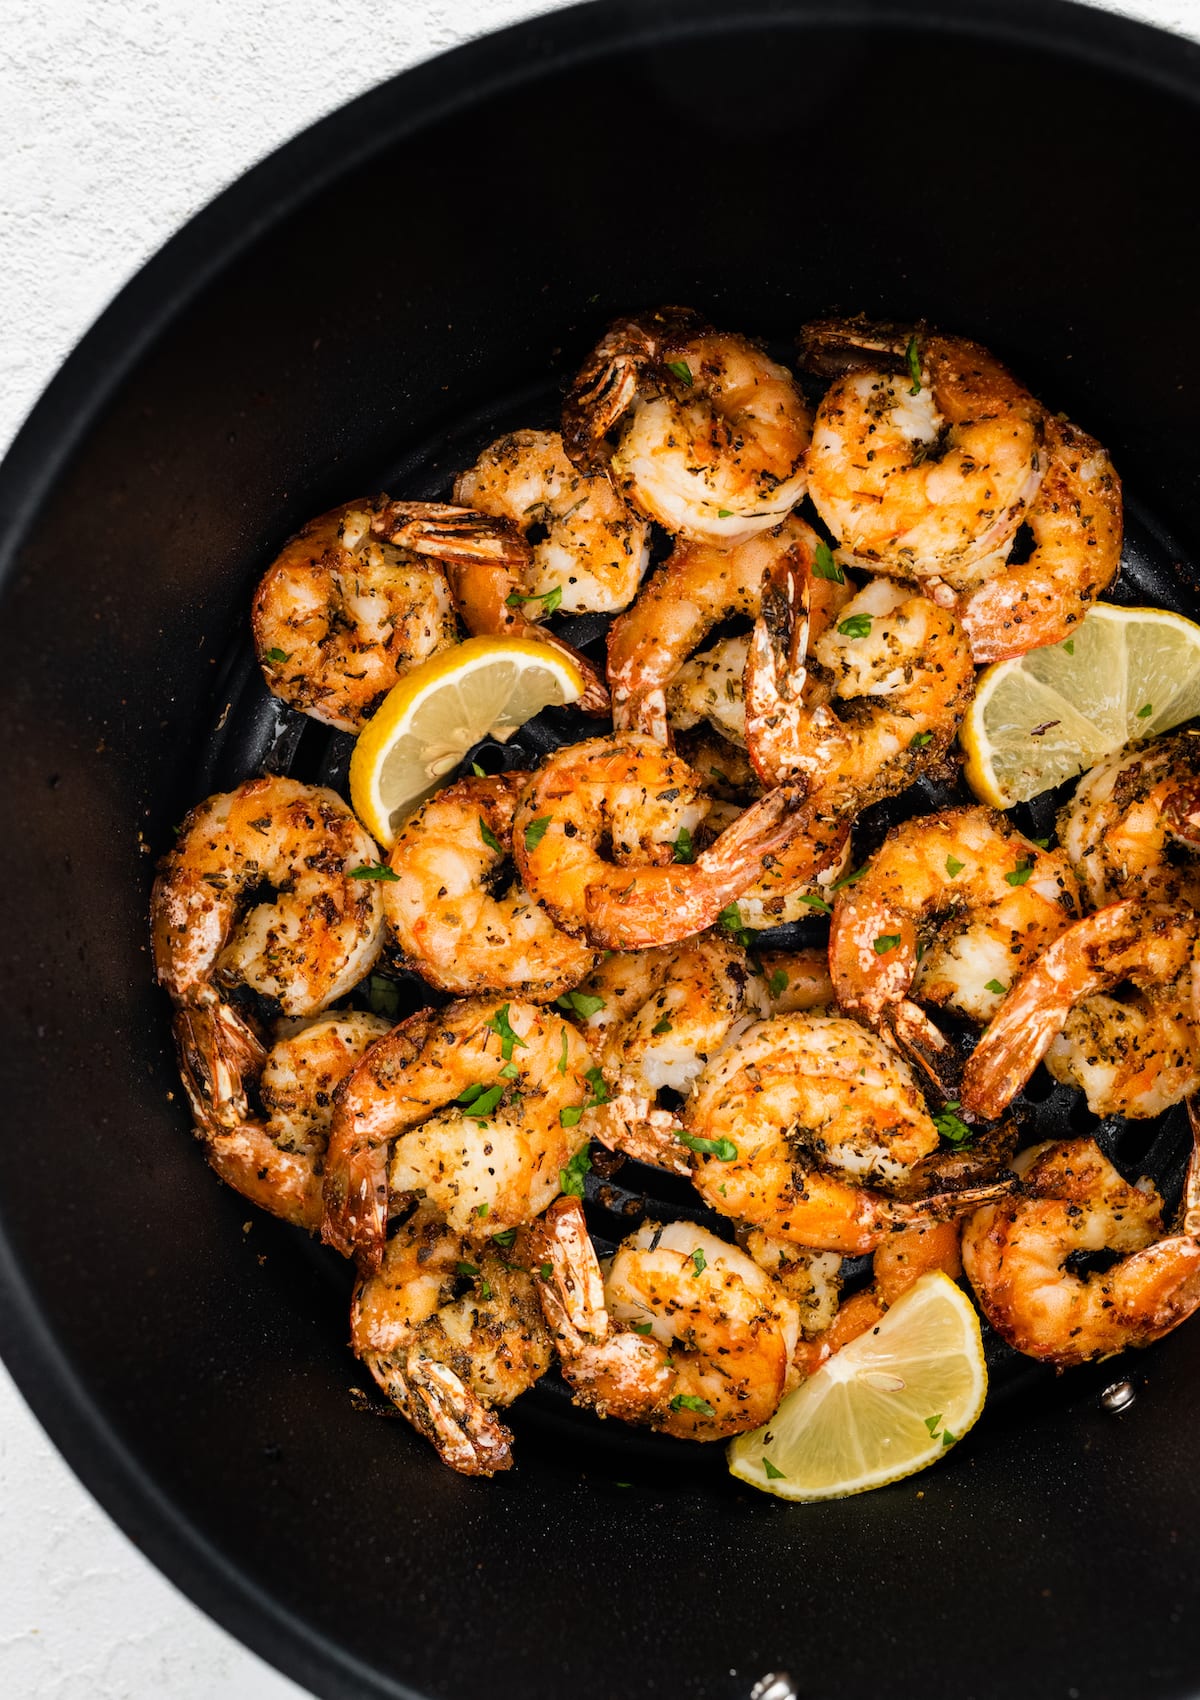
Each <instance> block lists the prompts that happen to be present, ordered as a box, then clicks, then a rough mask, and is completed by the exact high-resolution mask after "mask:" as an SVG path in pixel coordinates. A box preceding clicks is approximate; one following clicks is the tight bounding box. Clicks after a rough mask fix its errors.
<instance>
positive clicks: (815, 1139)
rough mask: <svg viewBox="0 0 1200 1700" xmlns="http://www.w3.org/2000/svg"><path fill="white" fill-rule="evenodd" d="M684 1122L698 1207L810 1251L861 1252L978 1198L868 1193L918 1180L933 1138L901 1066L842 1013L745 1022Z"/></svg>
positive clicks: (699, 1086)
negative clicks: (872, 1184)
mask: <svg viewBox="0 0 1200 1700" xmlns="http://www.w3.org/2000/svg"><path fill="white" fill-rule="evenodd" d="M682 1119H683V1124H684V1127H685V1129H686V1131H687V1134H688V1135H689V1137H690V1138H691V1140H692V1149H693V1151H694V1152H695V1156H694V1159H693V1162H694V1170H693V1178H694V1180H695V1183H696V1186H697V1188H698V1189H699V1191H700V1194H701V1196H702V1197H703V1198H704V1200H705V1202H706V1203H707V1204H710V1205H711V1206H712V1208H713V1209H714V1210H717V1211H719V1212H720V1213H721V1215H723V1216H732V1217H734V1218H736V1219H737V1220H738V1221H741V1222H745V1223H748V1224H750V1225H752V1226H754V1227H760V1228H762V1229H764V1230H765V1231H766V1232H767V1233H768V1234H769V1235H771V1236H772V1237H773V1238H776V1239H782V1240H790V1241H795V1242H796V1243H798V1244H800V1245H804V1246H808V1247H811V1248H813V1249H815V1250H822V1251H841V1252H865V1251H871V1250H873V1249H874V1248H875V1246H876V1245H878V1244H879V1242H880V1240H881V1239H882V1237H883V1236H884V1234H886V1233H887V1232H888V1230H889V1229H890V1228H891V1227H893V1226H895V1225H896V1224H898V1223H904V1222H910V1221H914V1220H920V1219H921V1218H923V1217H924V1216H927V1215H932V1216H942V1215H946V1216H953V1215H956V1214H961V1213H962V1212H963V1211H964V1210H967V1209H970V1208H972V1207H973V1204H974V1203H975V1202H977V1201H978V1198H979V1193H978V1190H977V1189H976V1188H974V1187H972V1186H968V1187H967V1188H966V1189H965V1190H964V1191H962V1192H959V1193H948V1192H941V1193H936V1194H935V1193H931V1194H929V1195H928V1196H926V1197H921V1198H918V1199H904V1200H902V1199H898V1198H892V1197H888V1196H886V1195H885V1194H884V1193H882V1192H880V1191H877V1190H872V1189H870V1188H868V1186H867V1185H866V1182H868V1181H869V1180H876V1181H883V1182H885V1183H886V1184H888V1185H890V1186H893V1187H894V1186H900V1185H905V1184H911V1182H912V1181H913V1180H914V1179H916V1178H918V1177H921V1176H923V1175H924V1174H925V1173H927V1172H928V1163H927V1160H928V1159H929V1158H930V1156H931V1155H932V1153H934V1152H935V1151H936V1150H937V1146H938V1132H937V1128H936V1127H935V1126H934V1123H933V1121H932V1120H931V1119H930V1116H929V1114H928V1112H927V1110H926V1109H925V1106H924V1103H923V1102H922V1100H921V1097H920V1094H919V1093H918V1091H917V1089H916V1086H915V1085H914V1083H913V1078H912V1075H911V1074H910V1073H909V1070H908V1068H907V1066H906V1065H905V1063H904V1062H903V1060H902V1059H901V1058H900V1057H899V1056H898V1055H897V1054H896V1053H895V1052H894V1051H892V1050H891V1049H890V1047H889V1046H887V1045H886V1044H884V1043H883V1041H882V1040H880V1039H878V1038H876V1037H875V1035H874V1034H873V1033H870V1032H868V1031H867V1029H866V1028H864V1027H860V1026H859V1025H858V1023H857V1022H855V1021H850V1020H848V1019H846V1018H845V1017H840V1016H820V1015H815V1014H811V1013H802V1014H793V1015H779V1016H775V1017H773V1018H772V1019H771V1020H768V1021H758V1022H755V1023H754V1024H753V1025H752V1026H750V1027H748V1028H746V1029H745V1031H744V1032H742V1033H740V1034H739V1035H738V1036H737V1037H736V1038H734V1039H732V1040H731V1041H730V1042H729V1043H728V1044H726V1045H725V1047H724V1048H723V1049H722V1050H721V1051H720V1052H719V1053H718V1054H717V1056H716V1057H715V1058H714V1060H713V1061H712V1062H711V1063H710V1064H709V1066H708V1068H707V1069H705V1071H704V1073H703V1074H702V1075H701V1076H700V1079H699V1080H698V1081H697V1083H696V1086H695V1088H694V1090H693V1092H692V1095H691V1097H690V1098H689V1099H688V1100H687V1103H686V1104H685V1105H684V1108H683V1117H682ZM700 1142H703V1143H700ZM731 1152H732V1155H731V1154H730V1153H731ZM818 1163H819V1164H820V1165H821V1166H818ZM834 1171H836V1172H834ZM991 1184H993V1183H988V1185H991ZM994 1184H997V1185H998V1186H999V1188H1000V1190H1004V1189H1005V1185H1006V1183H1003V1182H1001V1183H994ZM986 1190H987V1188H986V1187H985V1192H986Z"/></svg>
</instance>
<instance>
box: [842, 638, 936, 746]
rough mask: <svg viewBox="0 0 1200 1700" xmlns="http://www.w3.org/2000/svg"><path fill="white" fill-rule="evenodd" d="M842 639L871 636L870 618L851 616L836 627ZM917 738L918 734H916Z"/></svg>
mask: <svg viewBox="0 0 1200 1700" xmlns="http://www.w3.org/2000/svg"><path fill="white" fill-rule="evenodd" d="M838 631H839V632H841V634H842V636H843V637H848V638H860V637H870V635H871V616H870V615H869V614H851V615H850V616H849V618H847V619H845V620H843V621H842V623H841V624H840V625H839V627H838ZM918 736H919V734H918Z"/></svg>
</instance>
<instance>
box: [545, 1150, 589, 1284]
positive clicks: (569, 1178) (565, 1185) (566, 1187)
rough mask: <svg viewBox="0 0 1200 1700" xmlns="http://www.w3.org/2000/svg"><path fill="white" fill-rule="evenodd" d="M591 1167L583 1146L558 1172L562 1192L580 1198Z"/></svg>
mask: <svg viewBox="0 0 1200 1700" xmlns="http://www.w3.org/2000/svg"><path fill="white" fill-rule="evenodd" d="M564 1125H565V1124H564ZM591 1167H592V1154H591V1152H590V1151H589V1149H588V1147H587V1146H586V1145H583V1146H581V1147H580V1148H579V1150H578V1151H577V1152H576V1153H575V1155H574V1156H573V1157H572V1158H571V1161H570V1162H569V1163H568V1164H567V1166H566V1168H565V1169H560V1170H559V1171H558V1184H559V1186H560V1187H561V1188H562V1190H563V1192H565V1193H567V1194H569V1196H570V1197H572V1198H582V1197H583V1177H584V1176H585V1175H586V1174H588V1173H589V1172H590V1170H591ZM542 1267H543V1268H545V1265H544V1264H543V1266H542Z"/></svg>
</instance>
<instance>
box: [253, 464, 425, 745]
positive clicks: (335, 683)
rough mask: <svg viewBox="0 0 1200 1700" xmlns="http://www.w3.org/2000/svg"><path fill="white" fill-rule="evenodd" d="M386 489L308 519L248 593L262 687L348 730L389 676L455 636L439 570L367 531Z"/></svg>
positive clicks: (361, 720) (360, 721)
mask: <svg viewBox="0 0 1200 1700" xmlns="http://www.w3.org/2000/svg"><path fill="white" fill-rule="evenodd" d="M386 502H387V497H386V496H382V497H379V498H378V499H377V500H376V501H374V502H371V501H367V500H363V501H358V502H344V503H343V504H342V506H341V507H340V508H334V509H333V510H332V511H331V512H330V513H327V514H321V515H320V517H319V518H317V519H313V520H309V522H308V524H307V525H306V526H304V528H303V529H302V530H301V531H299V532H297V534H296V536H295V537H293V538H291V539H290V540H289V542H287V543H286V544H285V545H284V547H283V549H282V551H281V552H280V554H279V555H278V556H276V558H275V560H274V561H273V562H272V564H271V566H270V567H268V569H267V571H266V573H265V574H264V575H263V578H262V580H261V582H260V583H259V586H258V589H257V591H256V592H255V594H254V604H253V608H252V611H251V623H252V625H253V629H254V645H255V649H256V650H257V652H258V661H259V665H260V667H261V668H262V670H263V677H264V678H265V680H266V682H267V688H268V690H270V691H271V692H272V693H273V694H274V695H275V696H277V697H282V699H283V700H284V702H286V703H289V704H290V705H291V707H292V708H298V709H300V710H301V711H302V712H303V713H304V714H310V715H312V717H313V718H314V719H315V720H323V721H324V722H325V724H326V725H327V726H336V727H337V728H338V729H339V730H340V731H342V732H357V731H359V730H360V729H361V728H362V727H363V726H364V725H365V724H366V722H367V721H368V720H369V719H370V717H371V715H372V714H373V713H374V712H375V710H376V709H377V708H378V706H379V704H380V702H381V701H382V700H383V698H384V697H385V696H386V695H387V693H388V691H390V690H391V688H392V686H393V685H394V684H395V683H396V681H397V679H399V678H401V677H402V676H403V675H404V674H405V673H408V672H411V670H412V669H413V668H414V667H417V666H419V665H420V663H421V662H422V661H427V660H428V659H429V657H430V656H431V655H436V654H437V653H438V651H439V650H443V649H448V648H449V647H450V645H451V644H453V643H457V641H458V622H457V621H456V620H455V617H454V606H453V603H452V602H451V600H450V587H449V585H448V584H447V583H446V575H445V574H444V572H443V571H442V569H441V566H440V565H439V564H438V562H437V561H436V560H434V561H431V560H427V559H424V558H422V556H420V555H418V554H416V553H414V552H412V551H410V550H407V549H402V548H398V547H397V546H396V545H395V544H392V543H388V542H383V541H381V540H380V539H379V538H378V537H376V536H374V535H373V534H372V530H371V526H372V521H373V519H374V517H375V515H376V513H377V511H378V509H379V507H380V505H381V504H386Z"/></svg>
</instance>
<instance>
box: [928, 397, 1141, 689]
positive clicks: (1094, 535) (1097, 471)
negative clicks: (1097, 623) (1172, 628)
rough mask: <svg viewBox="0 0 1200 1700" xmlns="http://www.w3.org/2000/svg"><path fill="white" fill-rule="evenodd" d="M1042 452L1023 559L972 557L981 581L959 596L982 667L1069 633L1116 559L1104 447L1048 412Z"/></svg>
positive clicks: (1113, 501)
mask: <svg viewBox="0 0 1200 1700" xmlns="http://www.w3.org/2000/svg"><path fill="white" fill-rule="evenodd" d="M1045 453H1046V457H1047V465H1046V474H1045V477H1044V478H1043V480H1042V484H1041V488H1040V489H1039V491H1038V493H1037V497H1036V499H1035V500H1034V502H1033V504H1032V506H1031V507H1030V509H1029V511H1028V513H1027V514H1026V516H1025V519H1026V523H1027V525H1028V526H1029V531H1030V534H1031V536H1032V538H1033V550H1032V552H1031V554H1030V555H1029V557H1028V559H1026V560H1024V561H1022V562H1020V563H1019V564H1014V563H1013V562H1011V561H1010V560H1009V559H1008V554H1007V550H1005V551H1003V552H1002V553H1001V554H1000V555H999V556H998V557H997V556H991V557H989V558H988V559H987V561H986V563H985V562H979V563H977V567H979V568H984V567H986V574H985V576H983V580H982V582H981V583H977V584H975V585H973V586H971V587H969V588H966V589H964V590H962V591H961V592H960V594H959V596H958V615H959V618H960V620H961V621H962V623H963V628H964V630H965V631H966V634H967V637H968V639H969V640H970V644H971V654H972V655H973V656H974V658H975V661H976V662H977V663H978V664H979V665H980V666H983V665H985V664H987V663H989V662H992V661H1007V660H1008V659H1009V658H1010V657H1012V656H1014V655H1024V654H1025V652H1026V650H1030V649H1038V648H1040V647H1041V646H1042V645H1043V644H1047V643H1058V642H1059V641H1060V639H1062V638H1065V637H1069V636H1070V634H1071V628H1072V626H1074V625H1077V624H1078V622H1079V621H1080V620H1082V618H1083V616H1084V615H1085V614H1086V613H1087V608H1088V603H1089V602H1094V601H1095V599H1096V597H1097V596H1099V595H1100V594H1101V592H1102V591H1104V590H1107V588H1108V586H1109V585H1110V584H1111V583H1112V581H1113V579H1114V578H1115V577H1116V573H1117V568H1118V567H1119V566H1120V564H1121V536H1122V530H1123V518H1122V505H1121V480H1120V479H1119V478H1118V477H1117V473H1116V470H1115V468H1114V467H1113V464H1112V461H1111V460H1110V459H1109V458H1108V454H1107V452H1106V450H1104V449H1103V448H1102V447H1101V446H1100V444H1099V443H1098V442H1096V440H1095V438H1094V437H1089V436H1088V435H1087V434H1086V432H1083V431H1081V430H1079V429H1078V427H1077V426H1075V425H1071V424H1068V423H1067V422H1065V421H1060V420H1057V419H1048V420H1047V421H1046V450H1045ZM930 588H931V593H932V594H933V595H935V596H938V597H939V599H940V597H941V595H942V594H944V593H943V592H942V591H941V590H940V587H939V586H937V585H933V586H931V587H930ZM951 588H952V587H951V586H950V585H948V586H947V587H946V589H947V591H949V590H950V589H951Z"/></svg>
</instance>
